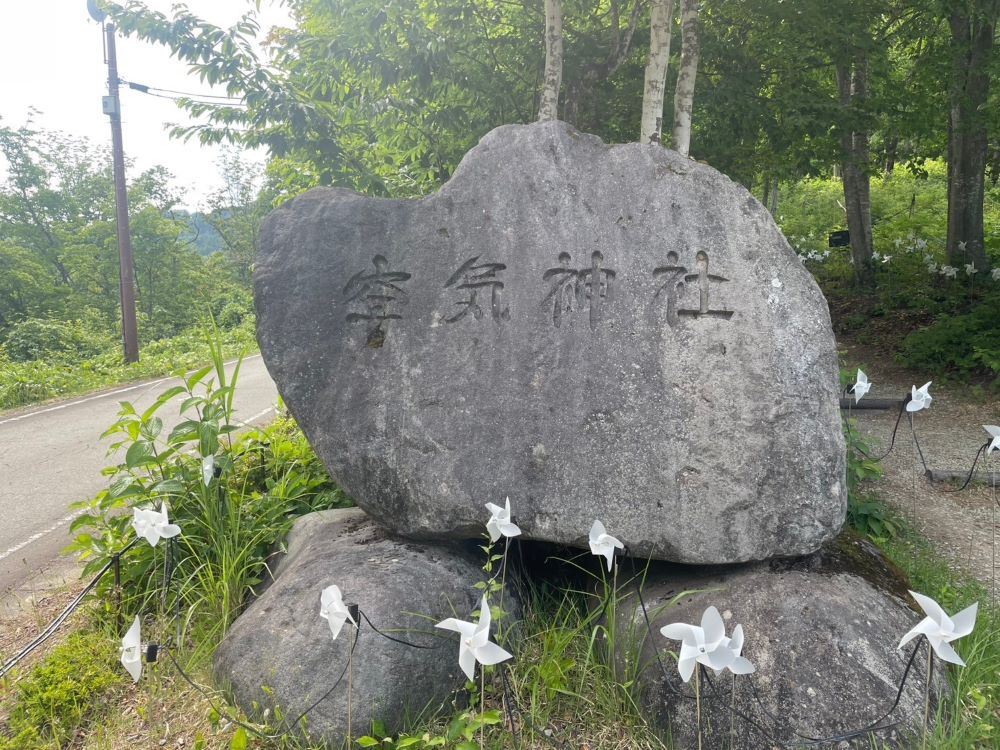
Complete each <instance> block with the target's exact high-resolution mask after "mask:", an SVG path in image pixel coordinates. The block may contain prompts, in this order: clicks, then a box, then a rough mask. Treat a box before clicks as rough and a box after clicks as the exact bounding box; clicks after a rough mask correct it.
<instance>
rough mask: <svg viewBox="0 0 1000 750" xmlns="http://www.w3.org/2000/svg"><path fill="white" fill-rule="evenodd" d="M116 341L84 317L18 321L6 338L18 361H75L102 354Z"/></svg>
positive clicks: (8, 348) (12, 356) (9, 351)
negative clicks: (79, 318) (99, 330)
mask: <svg viewBox="0 0 1000 750" xmlns="http://www.w3.org/2000/svg"><path fill="white" fill-rule="evenodd" d="M113 345H114V342H113V341H112V339H111V338H110V337H108V336H107V335H105V334H103V333H99V332H97V331H96V330H95V328H94V327H92V326H88V325H86V324H85V323H84V322H83V321H80V320H70V321H61V320H40V319H38V318H28V319H27V320H22V321H20V322H18V323H15V324H14V325H13V326H11V328H10V330H9V331H8V332H7V337H6V339H5V340H4V349H5V350H6V351H7V356H8V357H9V358H10V359H11V360H12V361H14V362H31V361H34V360H39V359H48V360H50V361H59V362H73V361H77V360H80V359H86V358H87V357H92V356H94V355H96V354H100V353H101V352H103V351H105V350H107V349H108V348H109V347H110V346H113Z"/></svg>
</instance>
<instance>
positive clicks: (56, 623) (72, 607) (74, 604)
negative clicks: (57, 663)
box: [0, 537, 140, 679]
mask: <svg viewBox="0 0 1000 750" xmlns="http://www.w3.org/2000/svg"><path fill="white" fill-rule="evenodd" d="M139 539H140V537H136V538H135V539H133V540H132V541H131V542H129V543H128V544H127V545H126V546H125V547H124V548H123V549H122V550H121V551H120V552H116V553H115V554H114V555H112V556H111V559H110V560H108V562H107V563H105V564H104V567H103V568H101V569H100V570H99V571H98V572H97V575H96V576H94V578H93V579H92V580H91V581H90V583H88V584H87V585H86V586H85V587H84V588H83V590H82V591H81V592H80V593H79V594H77V595H76V596H75V597H74V598H73V600H72V601H71V602H70V603H69V604H68V605H66V608H65V609H63V611H62V612H60V613H59V614H58V615H57V616H56V618H55V619H54V620H52V622H50V623H49V624H48V625H47V626H46V627H45V629H44V630H43V631H42V632H41V633H39V634H38V635H37V636H35V638H34V639H33V640H32V641H31V642H30V643H28V645H26V646H25V647H24V648H22V649H21V650H20V651H19V652H18V653H17V654H15V655H14V656H13V657H11V658H10V659H9V660H8V661H7V662H6V663H4V664H3V666H0V679H2V678H3V677H5V676H6V675H7V673H8V672H10V670H12V669H13V668H14V667H15V666H17V664H18V662H20V661H22V660H23V659H25V658H26V657H27V656H28V655H30V654H31V653H32V652H33V651H35V650H36V649H38V648H39V647H40V646H41V645H42V644H43V643H45V642H46V641H47V640H48V639H49V638H51V637H52V636H53V635H54V634H55V632H56V631H57V630H58V629H59V628H60V627H61V626H62V624H63V623H64V622H66V620H67V619H68V618H69V616H70V615H71V614H73V612H75V611H76V610H77V609H78V608H79V606H80V605H81V604H82V603H83V600H84V599H85V598H86V596H87V595H88V594H89V593H90V592H91V591H93V590H94V589H95V588H97V584H98V583H100V582H101V579H102V578H103V577H104V576H105V574H106V573H107V572H108V571H109V570H111V569H112V568H114V567H115V566H116V565H117V564H118V561H119V560H120V559H121V556H122V555H124V554H125V553H126V552H128V551H129V550H130V549H132V547H134V546H135V545H136V544H137V543H138V542H139Z"/></svg>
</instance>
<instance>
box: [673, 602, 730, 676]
mask: <svg viewBox="0 0 1000 750" xmlns="http://www.w3.org/2000/svg"><path fill="white" fill-rule="evenodd" d="M660 633H662V634H663V636H665V637H666V638H671V639H673V640H675V641H680V642H681V653H680V656H679V657H678V659H677V671H678V672H679V673H680V675H681V679H682V680H684V682H687V681H688V680H690V679H691V675H692V674H694V669H695V664H704V665H705V666H706V667H708V668H710V669H713V670H715V672H716V673H719V672H721V671H722V670H724V669H728V668H730V667H731V666H732V665H733V662H734V661H735V659H736V656H735V655H734V653H733V651H732V649H731V648H730V644H731V640H730V639H729V638H727V637H726V624H725V623H724V622H723V621H722V616H721V615H720V614H719V610H717V609H716V608H715V607H709V608H708V609H706V610H705V611H704V613H703V614H702V616H701V627H698V626H697V625H688V624H687V623H684V622H674V623H671V624H670V625H664V626H663V627H662V628H660ZM742 638H743V630H742V628H741V629H740V643H739V646H740V648H741V649H742V647H743V643H742ZM741 658H742V657H741ZM747 664H749V662H747ZM741 666H742V665H741Z"/></svg>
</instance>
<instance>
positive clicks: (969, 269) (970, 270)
mask: <svg viewBox="0 0 1000 750" xmlns="http://www.w3.org/2000/svg"><path fill="white" fill-rule="evenodd" d="M965 272H966V273H967V274H968V275H969V276H972V275H973V274H976V273H979V269H978V268H976V264H975V263H966V264H965Z"/></svg>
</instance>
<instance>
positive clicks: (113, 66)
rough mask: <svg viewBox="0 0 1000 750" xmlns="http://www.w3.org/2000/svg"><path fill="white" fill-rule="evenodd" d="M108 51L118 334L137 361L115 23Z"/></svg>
mask: <svg viewBox="0 0 1000 750" xmlns="http://www.w3.org/2000/svg"><path fill="white" fill-rule="evenodd" d="M104 33H105V36H106V39H107V54H108V96H106V97H104V114H106V115H108V116H109V117H110V118H111V150H112V153H113V156H114V163H115V168H114V171H115V208H116V210H117V214H118V222H117V223H118V266H119V274H118V278H119V287H120V295H121V302H122V337H123V339H124V341H125V361H126V362H138V361H139V336H138V333H137V331H136V323H135V277H134V273H133V268H132V237H131V234H130V233H129V225H128V192H127V191H126V189H125V147H124V146H123V145H122V108H121V100H120V99H119V97H118V53H117V51H116V49H115V27H114V24H111V23H108V24H105V26H104Z"/></svg>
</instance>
